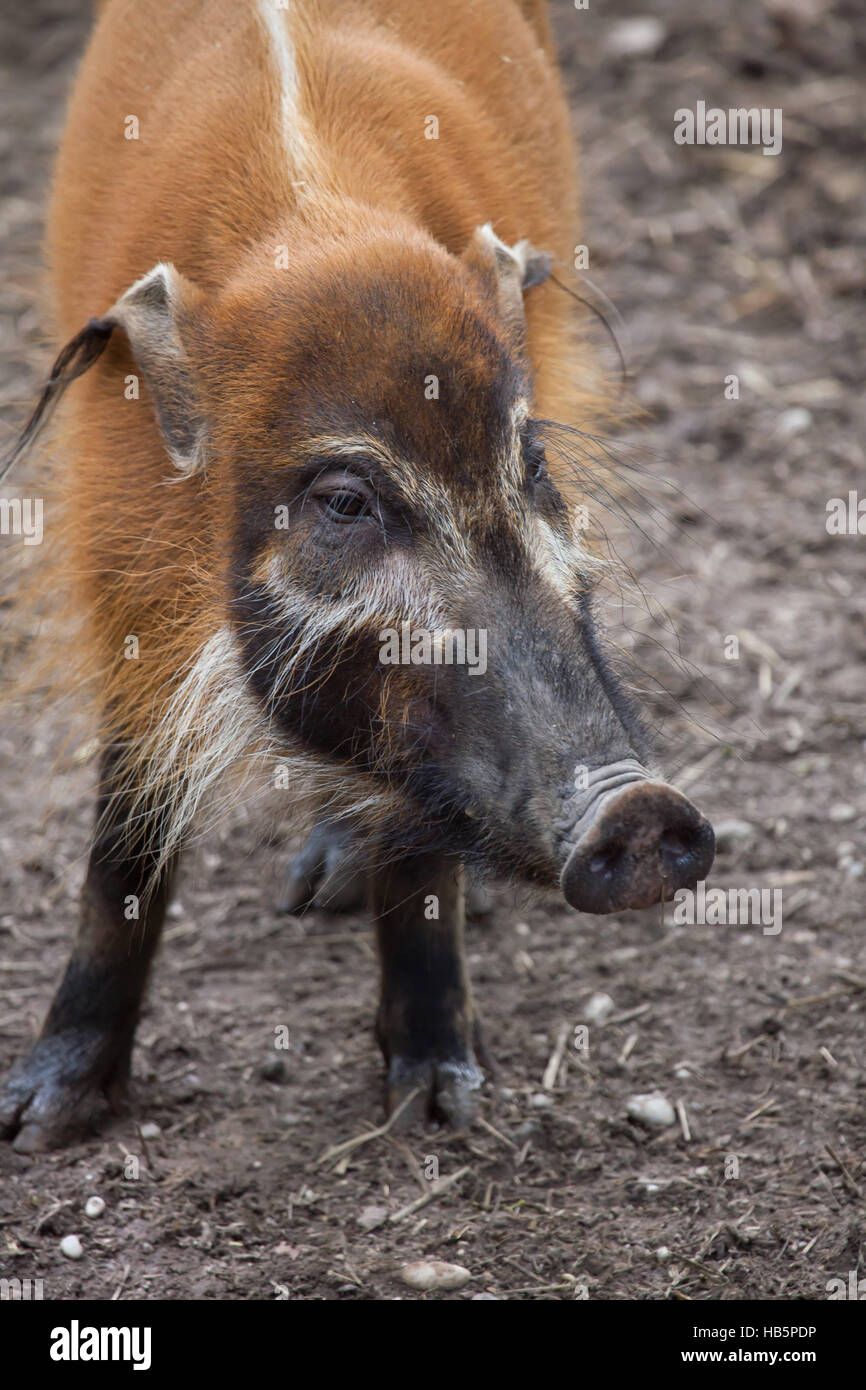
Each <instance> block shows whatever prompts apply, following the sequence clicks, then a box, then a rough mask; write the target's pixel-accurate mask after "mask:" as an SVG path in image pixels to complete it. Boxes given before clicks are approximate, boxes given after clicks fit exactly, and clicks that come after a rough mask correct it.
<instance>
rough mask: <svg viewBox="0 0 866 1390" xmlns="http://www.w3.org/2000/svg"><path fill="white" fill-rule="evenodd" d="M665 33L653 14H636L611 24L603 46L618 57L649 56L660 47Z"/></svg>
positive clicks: (663, 27)
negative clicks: (631, 17)
mask: <svg viewBox="0 0 866 1390" xmlns="http://www.w3.org/2000/svg"><path fill="white" fill-rule="evenodd" d="M666 33H667V30H666V29H665V26H664V25H663V24H662V23H661V21H660V20H658V19H656V18H655V16H654V15H636V16H635V17H634V18H633V19H622V20H620V22H619V23H618V24H614V25H612V26H611V28H610V30H609V32H608V36H607V40H606V42H605V48H606V49H607V51H608V53H613V54H615V55H616V57H618V58H649V57H651V56H652V54H653V53H655V52H656V50H657V49H658V48H660V47H661V45H662V43H663V42H664V39H665V35H666Z"/></svg>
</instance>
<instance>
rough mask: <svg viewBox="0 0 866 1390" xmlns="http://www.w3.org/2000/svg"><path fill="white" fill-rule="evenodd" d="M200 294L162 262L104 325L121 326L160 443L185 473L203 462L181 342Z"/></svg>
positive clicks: (200, 422) (200, 425)
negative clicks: (139, 373) (147, 391)
mask: <svg viewBox="0 0 866 1390" xmlns="http://www.w3.org/2000/svg"><path fill="white" fill-rule="evenodd" d="M203 299H204V294H203V292H202V291H201V290H200V289H199V288H198V287H197V286H196V285H194V284H192V282H191V281H190V280H187V279H186V278H185V277H184V276H183V275H181V274H180V272H179V271H177V270H175V268H174V266H173V265H169V264H160V265H156V266H154V268H153V270H150V271H148V273H147V275H144V276H142V278H141V279H140V280H137V281H136V282H135V284H134V285H133V286H132V287H131V289H128V290H127V291H126V293H125V294H123V295H121V297H120V299H118V301H117V303H116V304H115V305H113V307H112V308H111V309H109V311H108V313H107V314H106V315H105V319H104V320H103V322H104V323H108V324H111V325H112V326H114V325H117V326H118V327H120V328H122V329H123V331H124V332H125V334H126V336H127V338H128V339H129V346H130V349H131V350H132V355H133V357H134V358H135V361H136V363H137V365H138V366H139V367H140V368H141V371H142V375H143V376H144V379H145V381H146V382H147V385H148V387H149V389H150V393H151V396H152V397H153V404H154V408H155V410H156V416H157V419H158V421H159V426H160V430H161V431H162V437H163V441H164V443H165V447H166V450H167V451H168V454H169V457H170V458H171V460H172V462H173V463H174V465H175V467H176V468H177V469H178V470H179V471H180V472H181V473H183V474H185V475H189V474H191V473H195V472H196V471H197V470H198V469H199V468H201V467H203V465H204V438H205V428H204V417H203V413H202V410H201V406H200V402H199V400H198V397H197V392H196V387H195V378H194V374H193V369H192V367H191V365H190V362H189V358H188V355H187V351H186V348H185V346H184V327H185V325H186V324H187V323H188V321H189V317H190V314H191V313H192V312H193V311H194V310H195V308H196V307H197V306H198V305H199V304H200V303H201V302H202V301H203Z"/></svg>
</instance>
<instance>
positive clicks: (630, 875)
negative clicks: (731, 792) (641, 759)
mask: <svg viewBox="0 0 866 1390" xmlns="http://www.w3.org/2000/svg"><path fill="white" fill-rule="evenodd" d="M593 810H594V812H595V814H594V816H593V818H592V819H591V821H590V824H589V826H588V828H586V829H584V830H583V832H582V834H581V835H580V838H579V839H578V840H577V842H576V843H575V845H574V848H573V849H572V850H571V853H570V854H569V856H568V858H567V860H566V862H565V866H564V868H563V870H562V875H561V879H560V882H561V885H562V891H563V893H564V895H565V899H566V901H567V902H568V903H569V904H570V905H571V907H576V908H578V909H579V911H581V912H596V913H604V912H619V911H622V910H623V909H624V908H631V907H650V906H651V905H652V904H653V903H657V902H659V901H661V900H662V898H664V899H665V900H667V899H668V898H672V897H673V895H674V893H675V891H676V890H677V889H678V888H693V887H694V885H695V884H696V883H697V881H698V880H699V879H703V878H705V877H706V875H707V873H708V872H709V870H710V866H711V864H712V862H713V855H714V853H715V836H714V834H713V828H712V826H711V825H710V823H709V821H708V820H706V819H705V818H704V817H703V816H702V815H701V813H700V811H698V809H697V808H696V807H695V806H693V805H692V803H691V802H690V801H689V800H688V798H687V797H685V796H683V795H682V793H681V792H678V791H676V790H675V789H674V788H673V787H669V786H667V785H666V784H665V783H663V782H650V781H638V782H632V783H631V785H629V786H626V787H624V788H623V789H622V790H617V791H613V792H610V793H609V794H608V795H606V796H603V797H600V798H599V799H598V800H597V801H596V802H595V805H594V808H591V811H590V815H592V811H593ZM588 819H589V816H584V817H582V823H583V822H585V821H586V820H588Z"/></svg>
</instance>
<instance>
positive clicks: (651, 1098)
mask: <svg viewBox="0 0 866 1390" xmlns="http://www.w3.org/2000/svg"><path fill="white" fill-rule="evenodd" d="M626 1114H627V1115H628V1116H629V1118H630V1119H632V1120H637V1122H638V1124H642V1125H646V1126H647V1127H648V1128H649V1129H664V1128H665V1127H666V1126H667V1125H672V1124H675V1123H676V1118H677V1116H676V1111H675V1110H674V1107H673V1106H672V1105H671V1103H670V1101H669V1100H668V1099H667V1097H666V1096H663V1095H661V1094H660V1093H659V1092H658V1091H652V1092H649V1093H648V1094H646V1095H641V1096H632V1098H631V1100H630V1101H629V1102H628V1104H627V1105H626Z"/></svg>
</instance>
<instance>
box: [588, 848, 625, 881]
mask: <svg viewBox="0 0 866 1390" xmlns="http://www.w3.org/2000/svg"><path fill="white" fill-rule="evenodd" d="M624 848H625V846H624V845H621V844H618V843H613V844H606V845H605V846H604V848H603V849H600V850H598V852H597V853H596V854H594V855H593V856H592V858H591V859H590V861H589V871H590V873H592V874H611V873H613V870H614V869H615V868H616V865H617V863H618V862H619V860H620V859H621V858H622V854H623V850H624Z"/></svg>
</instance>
